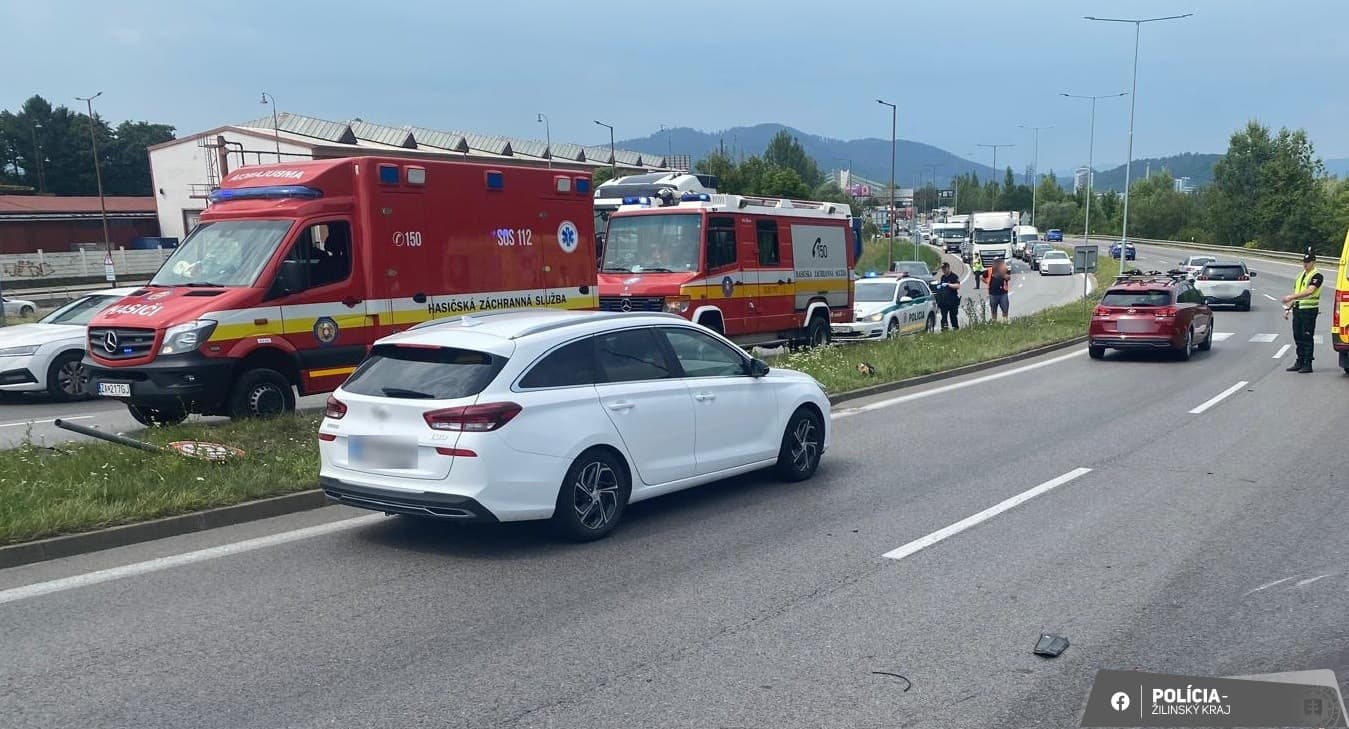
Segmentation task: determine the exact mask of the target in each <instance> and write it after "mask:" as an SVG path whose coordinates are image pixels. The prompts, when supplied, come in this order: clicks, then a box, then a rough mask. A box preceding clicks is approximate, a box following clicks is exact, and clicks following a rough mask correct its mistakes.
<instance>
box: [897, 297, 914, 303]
mask: <svg viewBox="0 0 1349 729" xmlns="http://www.w3.org/2000/svg"><path fill="white" fill-rule="evenodd" d="M899 303H901V304H910V303H913V297H912V296H901V297H899Z"/></svg>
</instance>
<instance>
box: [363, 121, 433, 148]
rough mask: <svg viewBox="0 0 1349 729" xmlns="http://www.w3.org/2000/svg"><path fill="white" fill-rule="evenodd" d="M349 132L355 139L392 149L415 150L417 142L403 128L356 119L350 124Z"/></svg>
mask: <svg viewBox="0 0 1349 729" xmlns="http://www.w3.org/2000/svg"><path fill="white" fill-rule="evenodd" d="M351 131H352V133H353V134H355V135H356V138H357V139H360V140H367V141H371V142H378V143H380V144H387V145H389V146H392V147H402V148H404V149H416V148H417V140H416V138H415V137H414V136H413V134H412V132H411V131H410V130H408V129H405V128H400V127H390V126H385V125H383V124H374V123H371V122H368V121H363V120H360V119H356V120H355V121H353V122H351Z"/></svg>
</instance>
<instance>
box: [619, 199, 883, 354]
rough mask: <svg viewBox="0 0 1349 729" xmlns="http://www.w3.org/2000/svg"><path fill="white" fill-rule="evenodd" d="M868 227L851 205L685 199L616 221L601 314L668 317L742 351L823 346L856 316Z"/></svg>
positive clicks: (632, 209) (626, 210)
mask: <svg viewBox="0 0 1349 729" xmlns="http://www.w3.org/2000/svg"><path fill="white" fill-rule="evenodd" d="M860 223H861V221H860V220H853V218H852V216H851V210H850V209H849V207H848V206H847V205H843V204H838V203H829V202H809V201H802V200H787V199H776V198H757V197H745V196H740V195H709V194H706V193H684V194H683V195H682V196H681V198H680V200H679V202H678V204H675V205H668V204H667V205H661V204H660V201H653V200H652V199H650V198H645V197H636V198H627V199H625V200H624V204H623V206H622V207H620V208H619V209H618V211H617V212H615V213H614V214H613V215H611V216H610V217H609V223H608V233H607V236H606V244H605V249H604V260H603V263H602V266H601V270H600V275H599V283H600V308H601V309H604V310H607V311H664V312H669V313H674V314H679V315H681V316H683V317H685V318H687V319H690V320H691V321H694V322H697V323H699V324H702V325H704V326H706V327H708V328H710V329H713V330H716V331H718V332H721V333H723V334H725V335H726V336H727V337H729V338H731V339H732V340H734V341H736V342H737V343H739V344H741V345H743V346H749V345H767V344H780V343H788V344H794V345H811V346H820V345H824V344H827V343H828V342H829V339H830V324H831V323H833V322H839V323H841V322H846V321H849V320H850V318H851V316H852V298H853V284H852V268H853V262H854V261H855V260H856V257H857V255H858V248H859V247H860V244H861V233H860Z"/></svg>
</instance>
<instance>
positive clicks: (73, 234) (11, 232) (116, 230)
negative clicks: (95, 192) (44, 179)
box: [0, 195, 159, 254]
mask: <svg viewBox="0 0 1349 729" xmlns="http://www.w3.org/2000/svg"><path fill="white" fill-rule="evenodd" d="M105 202H106V205H107V210H108V238H109V240H110V241H111V242H112V244H113V247H127V248H131V247H133V244H134V243H135V241H137V240H138V239H146V238H154V237H155V236H158V235H159V226H158V224H157V223H156V220H155V218H156V212H155V200H154V198H149V197H109V198H105ZM102 215H103V213H102V210H101V208H100V207H99V202H98V198H97V197H51V196H47V195H0V254H5V253H15V254H28V253H36V252H38V251H44V252H46V253H64V252H69V251H75V250H80V249H81V248H84V249H102V248H103V220H102Z"/></svg>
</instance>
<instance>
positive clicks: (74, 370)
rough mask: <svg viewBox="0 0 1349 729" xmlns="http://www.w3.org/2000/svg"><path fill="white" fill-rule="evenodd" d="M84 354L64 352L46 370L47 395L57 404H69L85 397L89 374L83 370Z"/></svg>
mask: <svg viewBox="0 0 1349 729" xmlns="http://www.w3.org/2000/svg"><path fill="white" fill-rule="evenodd" d="M83 360H84V352H66V353H65V354H63V355H61V356H60V357H57V358H56V359H55V360H54V361H53V362H52V365H51V367H48V368H47V394H49V395H51V397H52V399H53V400H55V401H57V402H70V401H71V400H79V399H81V398H83V397H85V396H86V393H85V391H84V390H85V386H86V385H88V384H89V372H88V370H86V369H84V363H83Z"/></svg>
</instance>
